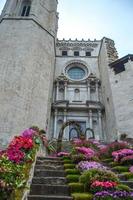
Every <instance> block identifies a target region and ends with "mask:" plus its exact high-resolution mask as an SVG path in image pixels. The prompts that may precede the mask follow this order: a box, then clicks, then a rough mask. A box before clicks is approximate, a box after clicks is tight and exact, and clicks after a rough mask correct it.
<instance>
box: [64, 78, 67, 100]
mask: <svg viewBox="0 0 133 200" xmlns="http://www.w3.org/2000/svg"><path fill="white" fill-rule="evenodd" d="M64 86H65V95H64V100H67V82H66V81H65V83H64Z"/></svg>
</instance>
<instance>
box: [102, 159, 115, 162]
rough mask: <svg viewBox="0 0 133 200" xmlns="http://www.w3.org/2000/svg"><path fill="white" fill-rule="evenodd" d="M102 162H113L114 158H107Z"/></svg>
mask: <svg viewBox="0 0 133 200" xmlns="http://www.w3.org/2000/svg"><path fill="white" fill-rule="evenodd" d="M102 162H105V163H110V162H113V158H106V159H103V160H102Z"/></svg>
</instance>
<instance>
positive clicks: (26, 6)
mask: <svg viewBox="0 0 133 200" xmlns="http://www.w3.org/2000/svg"><path fill="white" fill-rule="evenodd" d="M30 8H31V1H28V0H25V1H23V2H22V6H21V16H22V17H28V16H29V14H30Z"/></svg>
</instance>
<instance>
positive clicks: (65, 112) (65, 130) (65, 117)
mask: <svg viewBox="0 0 133 200" xmlns="http://www.w3.org/2000/svg"><path fill="white" fill-rule="evenodd" d="M66 121H67V109H64V123H66ZM64 135H67V127H66V128H65V129H64ZM67 139H68V138H67Z"/></svg>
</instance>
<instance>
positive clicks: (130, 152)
mask: <svg viewBox="0 0 133 200" xmlns="http://www.w3.org/2000/svg"><path fill="white" fill-rule="evenodd" d="M130 155H133V150H132V149H120V150H118V151H114V152H112V156H113V157H114V158H115V159H114V161H117V162H119V161H121V159H122V158H124V157H126V156H130Z"/></svg>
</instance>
